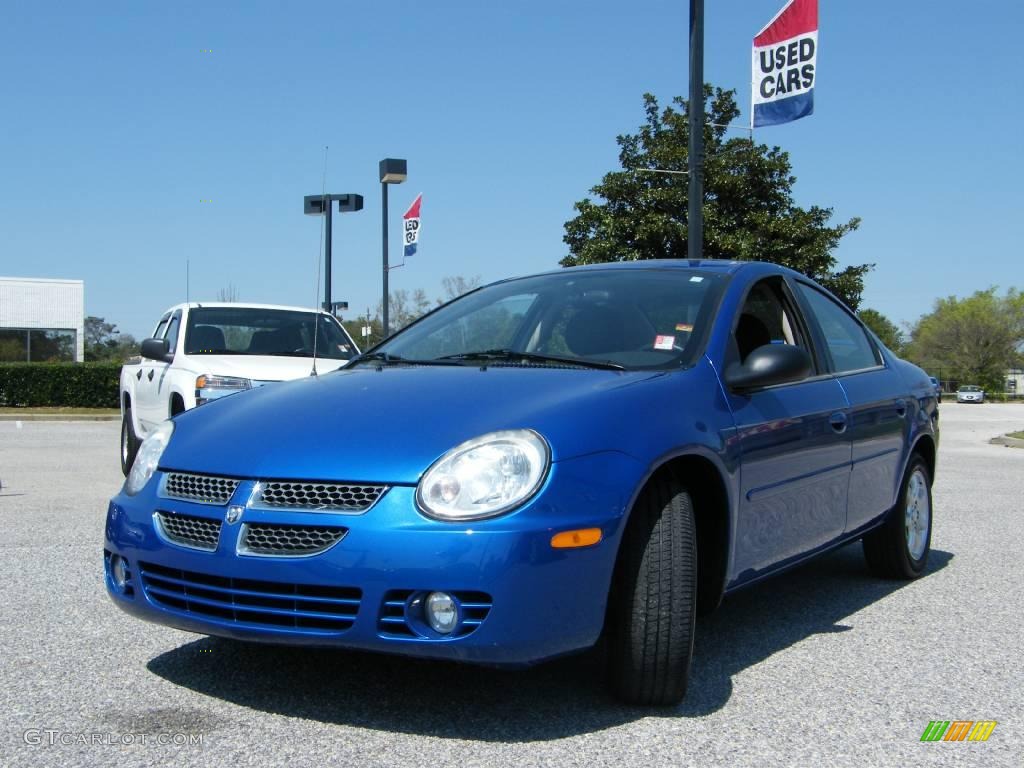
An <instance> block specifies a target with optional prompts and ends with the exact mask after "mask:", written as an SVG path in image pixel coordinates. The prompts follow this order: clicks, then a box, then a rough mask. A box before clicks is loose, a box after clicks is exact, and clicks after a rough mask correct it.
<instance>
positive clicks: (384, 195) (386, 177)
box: [380, 157, 408, 339]
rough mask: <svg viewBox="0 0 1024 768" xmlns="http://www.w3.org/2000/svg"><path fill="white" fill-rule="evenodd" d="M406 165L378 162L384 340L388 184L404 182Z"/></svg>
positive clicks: (385, 333) (385, 332)
mask: <svg viewBox="0 0 1024 768" xmlns="http://www.w3.org/2000/svg"><path fill="white" fill-rule="evenodd" d="M407 175H408V172H407V164H406V162H405V160H396V159H395V158H392V157H387V158H385V159H383V160H381V161H380V194H381V214H380V226H381V255H382V261H383V266H384V296H383V297H382V300H381V315H382V316H381V325H382V328H381V330H382V336H383V337H384V338H385V339H386V338H387V337H388V335H389V332H390V328H389V325H388V269H389V267H388V184H401V183H402V182H403V181H405V178H406V176H407Z"/></svg>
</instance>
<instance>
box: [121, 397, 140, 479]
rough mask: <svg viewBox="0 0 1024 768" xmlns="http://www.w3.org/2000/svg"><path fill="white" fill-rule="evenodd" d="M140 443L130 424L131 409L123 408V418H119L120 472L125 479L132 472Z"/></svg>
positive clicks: (133, 427)
mask: <svg viewBox="0 0 1024 768" xmlns="http://www.w3.org/2000/svg"><path fill="white" fill-rule="evenodd" d="M140 442H141V441H140V440H139V438H138V437H136V436H135V426H134V425H133V424H132V409H131V408H125V409H124V416H122V417H121V471H122V472H123V473H124V475H125V477H127V476H128V473H129V472H131V470H132V464H134V463H135V454H137V453H138V452H139V443H140Z"/></svg>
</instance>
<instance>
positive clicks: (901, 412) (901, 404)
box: [896, 399, 907, 419]
mask: <svg viewBox="0 0 1024 768" xmlns="http://www.w3.org/2000/svg"><path fill="white" fill-rule="evenodd" d="M896 415H897V416H899V417H900V418H901V419H902V418H903V417H904V416H906V415H907V401H906V400H903V399H900V400H897V401H896Z"/></svg>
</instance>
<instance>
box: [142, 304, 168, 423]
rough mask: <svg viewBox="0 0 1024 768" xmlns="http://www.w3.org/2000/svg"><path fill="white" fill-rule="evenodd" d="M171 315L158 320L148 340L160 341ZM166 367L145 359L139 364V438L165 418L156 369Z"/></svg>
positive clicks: (156, 361)
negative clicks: (161, 411) (140, 430)
mask: <svg viewBox="0 0 1024 768" xmlns="http://www.w3.org/2000/svg"><path fill="white" fill-rule="evenodd" d="M171 314H172V313H170V312H168V313H167V314H166V315H164V316H163V317H161V318H160V322H159V323H157V326H156V330H155V331H153V335H152V336H151V337H150V338H153V339H162V338H164V337H165V336H166V334H167V326H168V324H169V323H170V321H171ZM166 365H167V364H166V363H162V362H161V361H159V360H150V359H149V358H147V357H144V358H142V362H141V363H140V364H139V370H138V373H137V374H136V379H137V381H136V383H135V409H136V413H137V414H138V418H139V426H140V427H142V430H143V434H142V435H139V437H144V436H145V435H146V434H148V433H149V431H150V430H151V429H153V427H154V426H156V425H157V424H159V423H160V422H161V421H163V420H164V419H166V418H167V416H166V414H164V415H163V416H161V415H160V409H159V392H158V387H159V385H160V379H159V378H157V369H158V368H160V367H161V366H163V367H166Z"/></svg>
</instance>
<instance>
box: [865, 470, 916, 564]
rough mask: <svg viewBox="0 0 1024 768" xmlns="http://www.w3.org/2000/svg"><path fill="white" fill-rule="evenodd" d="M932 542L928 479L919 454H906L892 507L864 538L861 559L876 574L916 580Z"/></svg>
mask: <svg viewBox="0 0 1024 768" xmlns="http://www.w3.org/2000/svg"><path fill="white" fill-rule="evenodd" d="M931 543H932V481H931V478H930V477H929V476H928V465H927V464H925V461H924V459H922V458H921V455H920V454H917V453H915V454H914V455H913V456H911V457H910V464H909V465H908V466H907V472H906V475H905V476H904V477H903V484H902V485H901V486H900V495H899V498H898V500H897V502H896V506H895V507H893V508H892V510H890V512H889V516H888V518H887V519H886V521H885V523H883V524H882V527H881V528H876V529H875V530H874V531H872V532H871V533H869V534H868V535H867V536H865V537H864V559H865V560H867V562H868V568H869V569H870V571H871V572H872V573H873V574H875V575H876V576H881V577H882V578H885V579H916V578H917V577H918V576H920V575H921V574H922V573H924V568H925V565H927V563H928V551H929V549H930V548H931Z"/></svg>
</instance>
